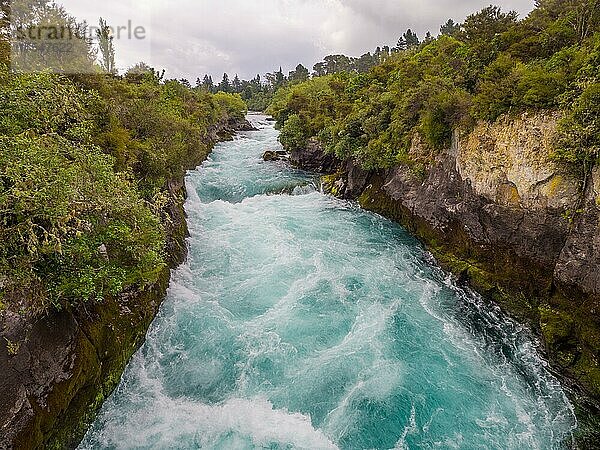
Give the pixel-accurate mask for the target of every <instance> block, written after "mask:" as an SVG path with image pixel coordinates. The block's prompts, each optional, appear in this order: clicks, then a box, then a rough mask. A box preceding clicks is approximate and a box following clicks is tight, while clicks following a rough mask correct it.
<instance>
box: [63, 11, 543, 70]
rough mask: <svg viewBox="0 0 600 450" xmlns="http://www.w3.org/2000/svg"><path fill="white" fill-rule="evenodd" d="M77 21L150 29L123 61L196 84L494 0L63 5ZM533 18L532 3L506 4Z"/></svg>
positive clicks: (428, 22)
mask: <svg viewBox="0 0 600 450" xmlns="http://www.w3.org/2000/svg"><path fill="white" fill-rule="evenodd" d="M62 2H63V3H64V5H65V7H66V8H67V10H68V11H70V12H72V13H73V14H74V15H75V16H76V17H78V18H81V19H87V20H88V22H90V23H96V22H97V19H98V17H99V16H102V17H105V18H107V19H108V20H109V22H110V23H113V24H126V23H127V20H129V19H131V20H133V21H134V22H135V23H143V24H145V23H148V24H149V25H148V28H149V39H148V41H146V42H131V41H126V40H125V41H120V42H117V56H118V57H117V63H118V65H119V66H120V67H122V68H125V67H127V66H130V65H133V64H135V63H136V62H138V61H139V60H144V61H147V62H148V63H149V64H151V65H153V66H155V67H157V68H162V67H164V68H166V69H167V71H168V75H169V76H173V77H186V78H188V79H190V80H195V78H196V77H197V76H201V75H203V74H204V73H210V74H212V75H213V76H214V77H215V78H220V76H221V75H222V74H223V72H225V71H226V72H228V73H230V74H235V73H238V74H239V75H240V76H242V77H252V76H254V75H255V74H257V73H261V74H262V73H265V72H267V71H272V70H274V69H276V68H278V67H279V66H282V67H283V69H284V70H285V71H288V70H291V69H292V68H293V67H295V66H296V64H298V63H303V64H304V65H306V66H308V67H311V66H312V64H314V63H315V62H317V61H318V60H320V59H321V58H322V57H324V56H325V55H327V54H332V53H345V54H351V55H360V54H362V53H364V52H366V51H371V50H373V49H374V48H375V47H376V46H378V45H386V44H387V45H393V44H394V43H395V42H396V40H397V39H398V37H399V36H400V35H401V34H402V32H403V31H405V30H406V28H409V27H410V28H412V29H413V30H415V31H417V33H419V34H420V35H423V34H424V33H425V32H426V31H429V30H430V31H431V32H432V33H433V34H436V33H437V31H438V30H439V26H440V24H442V23H443V22H445V21H446V20H447V19H448V18H452V19H454V20H457V21H458V20H462V19H464V17H465V16H466V15H467V14H470V13H472V12H475V11H477V10H479V9H481V8H482V7H485V6H487V5H488V4H489V0H466V1H460V2H455V1H451V0H437V1H436V0H421V1H420V2H414V1H408V0H254V1H247V0H220V1H217V0H178V1H174V0H125V1H123V0H120V1H119V0H104V1H103V2H98V1H97V0H62ZM496 3H497V4H499V6H502V7H503V9H506V10H508V9H515V10H517V11H518V12H519V13H520V14H522V15H526V14H527V12H528V11H529V10H530V9H531V8H532V7H533V5H532V0H502V1H500V2H496Z"/></svg>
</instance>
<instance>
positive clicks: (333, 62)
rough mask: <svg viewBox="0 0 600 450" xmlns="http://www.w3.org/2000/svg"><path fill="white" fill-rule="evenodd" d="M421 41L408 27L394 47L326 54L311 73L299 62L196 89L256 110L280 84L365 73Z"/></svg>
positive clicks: (449, 25) (205, 82)
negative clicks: (238, 99) (286, 69)
mask: <svg viewBox="0 0 600 450" xmlns="http://www.w3.org/2000/svg"><path fill="white" fill-rule="evenodd" d="M459 28H460V26H459V25H458V24H455V23H454V21H453V20H451V19H450V20H448V22H446V24H445V25H443V26H442V27H441V32H442V33H444V34H451V33H454V32H456V31H457V30H458V29H459ZM431 40H433V37H432V36H431V33H427V34H426V36H425V38H424V40H423V42H430V41H431ZM420 44H421V41H420V40H419V37H418V36H417V34H416V33H414V32H413V31H412V30H410V29H408V30H406V32H405V33H404V34H403V35H402V36H401V37H400V39H398V42H397V43H396V46H395V47H390V46H387V45H385V46H383V47H377V48H376V49H375V51H374V52H373V53H371V52H367V53H365V54H363V55H362V56H360V57H358V58H357V57H352V56H346V55H329V56H326V57H325V58H323V61H321V62H318V63H316V64H315V65H314V66H313V71H312V73H311V72H310V70H309V69H307V68H306V67H305V66H303V65H302V64H298V65H297V66H296V69H295V70H292V71H291V72H289V73H288V75H287V76H286V75H285V74H284V73H283V70H282V68H281V67H280V68H279V70H277V71H274V72H271V73H267V74H265V75H264V77H261V76H260V75H256V77H255V78H253V79H251V80H241V79H240V78H239V76H238V75H237V74H236V75H235V76H234V77H233V79H232V78H231V77H230V76H229V74H228V73H224V74H223V78H222V79H221V81H220V82H218V83H216V82H215V81H214V80H213V78H212V76H211V75H204V77H202V78H197V79H196V84H195V87H196V88H202V89H205V90H206V91H208V92H211V93H216V92H227V93H235V94H240V95H241V97H242V99H243V100H244V101H245V102H246V103H247V104H248V108H249V109H251V110H255V111H264V110H265V109H266V108H267V107H268V106H269V104H270V103H271V101H272V99H273V94H274V93H275V92H276V91H277V90H278V89H279V88H281V87H283V86H286V85H289V84H297V83H302V82H304V81H307V80H309V79H310V78H311V77H321V76H325V75H333V74H336V73H344V72H346V73H367V72H368V71H369V70H371V69H372V68H373V67H375V66H376V65H378V64H380V63H382V62H383V61H384V60H385V59H386V58H388V57H389V56H390V55H392V54H394V53H397V52H400V51H404V50H407V49H411V48H414V47H417V46H418V45H420ZM181 82H182V83H184V84H186V85H188V86H189V87H192V86H191V83H190V82H189V81H188V80H185V79H183V80H181Z"/></svg>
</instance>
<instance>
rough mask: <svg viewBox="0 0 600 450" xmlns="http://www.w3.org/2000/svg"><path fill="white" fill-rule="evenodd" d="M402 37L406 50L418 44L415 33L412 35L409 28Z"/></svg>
mask: <svg viewBox="0 0 600 450" xmlns="http://www.w3.org/2000/svg"><path fill="white" fill-rule="evenodd" d="M402 37H403V38H404V42H406V48H407V49H410V48H413V47H416V46H418V45H419V44H420V42H419V37H418V36H417V34H416V33H413V31H412V30H411V29H410V28H409V29H408V30H406V33H404V35H403V36H402Z"/></svg>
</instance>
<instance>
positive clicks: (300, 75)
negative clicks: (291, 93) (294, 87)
mask: <svg viewBox="0 0 600 450" xmlns="http://www.w3.org/2000/svg"><path fill="white" fill-rule="evenodd" d="M309 77H310V72H309V71H308V69H307V68H306V67H304V66H303V65H302V64H298V65H297V66H296V70H292V71H291V72H290V74H289V76H288V80H289V81H290V82H291V83H302V82H303V81H306V80H308V79H309Z"/></svg>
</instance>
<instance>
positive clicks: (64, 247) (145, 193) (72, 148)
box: [0, 64, 246, 310]
mask: <svg viewBox="0 0 600 450" xmlns="http://www.w3.org/2000/svg"><path fill="white" fill-rule="evenodd" d="M245 112H246V106H245V104H244V103H243V101H242V100H241V98H240V97H239V96H235V95H230V94H222V95H217V96H213V95H211V94H209V93H207V92H205V91H203V90H194V89H190V88H189V87H186V86H185V85H184V84H182V83H180V82H177V81H166V82H163V81H162V75H161V74H159V73H158V72H156V71H154V70H153V69H151V68H149V67H148V66H145V65H143V64H140V65H138V66H137V67H136V68H135V69H134V70H132V71H130V72H129V73H128V74H127V76H126V77H125V78H124V79H120V78H116V77H111V78H107V77H104V76H99V75H89V76H80V77H78V78H77V79H76V80H75V79H72V78H71V79H70V78H67V77H64V76H58V75H52V74H49V73H40V74H22V75H15V74H11V73H10V72H9V71H8V69H7V68H6V67H3V68H0V279H2V280H3V283H2V286H1V288H2V292H1V294H2V300H3V303H4V304H6V305H9V307H10V304H11V303H12V302H14V301H16V300H17V299H19V298H23V297H25V294H24V292H35V296H34V297H35V299H34V300H33V301H34V303H32V304H29V305H28V306H29V307H30V308H32V309H35V310H40V309H43V308H45V307H47V306H48V305H49V304H53V305H55V306H57V307H63V306H67V305H73V304H76V303H78V302H83V301H90V300H92V301H99V300H101V299H103V298H105V297H106V296H108V295H116V294H118V293H120V292H122V291H123V290H125V289H128V288H133V287H143V286H145V285H148V284H152V283H154V282H155V281H156V280H157V278H158V276H159V274H160V273H161V271H162V270H163V268H164V266H165V262H164V257H165V255H164V246H165V232H164V225H165V224H166V223H168V221H169V220H170V219H169V216H168V214H167V213H166V210H165V207H166V206H167V205H168V204H169V203H170V202H171V201H172V199H171V198H170V197H169V195H168V193H167V192H166V188H167V182H168V181H169V180H172V179H174V178H177V177H181V176H183V173H184V170H185V169H186V168H188V167H189V165H190V163H192V162H193V161H200V160H201V159H202V157H203V156H204V155H206V153H207V152H208V143H207V136H208V135H209V130H210V128H211V127H213V126H215V124H217V123H220V122H221V123H222V122H223V121H229V120H234V119H239V118H241V117H243V115H244V114H245Z"/></svg>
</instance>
